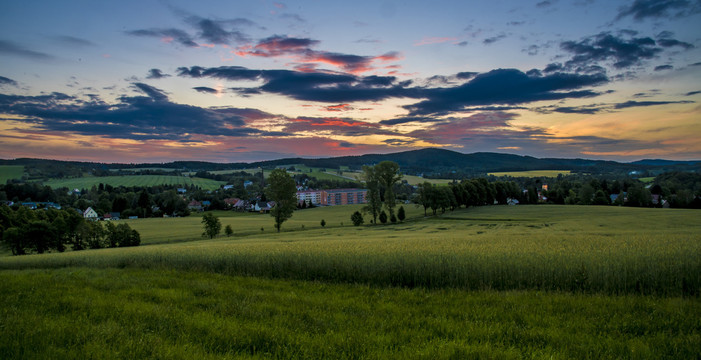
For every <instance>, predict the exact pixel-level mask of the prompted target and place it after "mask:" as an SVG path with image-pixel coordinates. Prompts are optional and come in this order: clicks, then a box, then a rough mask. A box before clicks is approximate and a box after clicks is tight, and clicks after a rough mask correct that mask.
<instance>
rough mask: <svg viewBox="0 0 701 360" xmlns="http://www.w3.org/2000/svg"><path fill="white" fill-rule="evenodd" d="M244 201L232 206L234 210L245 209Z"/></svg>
mask: <svg viewBox="0 0 701 360" xmlns="http://www.w3.org/2000/svg"><path fill="white" fill-rule="evenodd" d="M246 205H247V204H246V200H239V201H237V202H236V204H234V205H233V208H234V210H241V211H243V210H245V209H246Z"/></svg>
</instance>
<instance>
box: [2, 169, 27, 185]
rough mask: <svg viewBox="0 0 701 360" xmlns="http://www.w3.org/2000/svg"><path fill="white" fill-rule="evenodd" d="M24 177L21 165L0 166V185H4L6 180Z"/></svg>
mask: <svg viewBox="0 0 701 360" xmlns="http://www.w3.org/2000/svg"><path fill="white" fill-rule="evenodd" d="M22 175H24V166H22V165H0V184H5V183H6V182H7V180H12V179H21V178H22Z"/></svg>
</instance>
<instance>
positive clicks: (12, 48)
mask: <svg viewBox="0 0 701 360" xmlns="http://www.w3.org/2000/svg"><path fill="white" fill-rule="evenodd" d="M0 54H6V55H14V56H20V57H24V58H28V59H33V60H53V59H54V56H52V55H49V54H46V53H43V52H39V51H34V50H29V49H25V48H24V47H22V46H21V45H18V44H15V43H13V42H11V41H5V40H0Z"/></svg>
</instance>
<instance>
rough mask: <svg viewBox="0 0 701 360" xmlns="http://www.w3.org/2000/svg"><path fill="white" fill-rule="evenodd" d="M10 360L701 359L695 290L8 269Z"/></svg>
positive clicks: (4, 287)
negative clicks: (404, 284) (597, 291)
mask: <svg viewBox="0 0 701 360" xmlns="http://www.w3.org/2000/svg"><path fill="white" fill-rule="evenodd" d="M0 304H2V305H0V358H3V359H19V358H27V359H47V358H51V359H88V358H95V359H144V358H157V359H220V358H284V359H360V358H367V359H387V358H392V359H465V358H487V359H522V358H539V359H546V358H547V359H584V358H605V359H646V358H670V359H694V358H698V357H699V356H701V351H700V350H699V349H701V336H700V335H699V333H700V326H699V319H700V318H701V303H700V302H699V301H698V299H697V298H695V299H682V298H656V297H649V296H605V295H586V294H567V293H542V292H532V291H513V292H496V291H477V292H472V291H463V290H455V289H441V290H426V289H402V288H393V287H372V286H365V285H353V284H326V283H322V282H315V281H311V282H310V281H280V280H267V279H260V278H253V277H230V276H223V275H218V274H211V273H201V272H196V271H172V270H159V269H157V270H140V269H91V268H66V269H57V270H52V271H47V270H27V271H8V270H5V271H0Z"/></svg>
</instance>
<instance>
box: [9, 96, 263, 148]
mask: <svg viewBox="0 0 701 360" xmlns="http://www.w3.org/2000/svg"><path fill="white" fill-rule="evenodd" d="M134 87H136V88H138V89H139V90H140V91H143V92H144V93H146V94H147V95H149V96H148V97H145V96H137V97H127V96H122V97H120V98H119V102H118V103H116V104H107V103H104V102H102V101H96V102H91V103H80V102H78V101H75V100H76V99H75V98H74V97H71V96H68V95H66V94H61V93H53V94H50V95H41V96H18V95H2V94H0V112H3V113H6V114H16V115H22V116H24V117H26V120H22V121H26V122H28V123H30V124H32V125H33V127H34V128H35V129H38V130H40V131H48V132H55V131H60V132H69V133H75V134H82V135H97V136H103V137H111V138H119V139H137V140H152V139H169V140H177V141H180V142H191V141H193V135H207V136H257V135H261V134H263V132H261V131H259V130H256V129H251V128H247V127H245V125H246V121H249V120H254V119H257V118H261V117H265V116H268V117H271V115H269V114H264V113H262V112H260V111H258V110H254V109H236V108H216V109H206V108H200V107H196V106H190V105H182V104H176V103H172V102H170V101H168V100H167V98H166V99H164V96H165V95H163V93H162V92H161V91H160V90H158V89H156V88H153V87H151V86H148V85H146V84H141V83H135V84H134Z"/></svg>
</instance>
